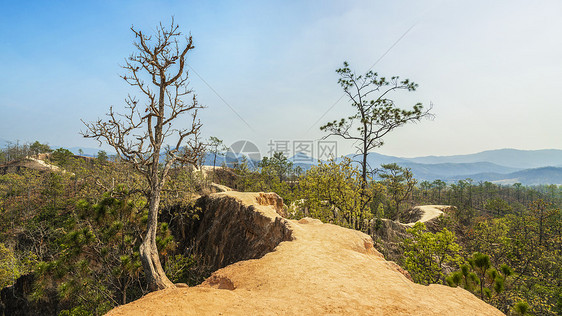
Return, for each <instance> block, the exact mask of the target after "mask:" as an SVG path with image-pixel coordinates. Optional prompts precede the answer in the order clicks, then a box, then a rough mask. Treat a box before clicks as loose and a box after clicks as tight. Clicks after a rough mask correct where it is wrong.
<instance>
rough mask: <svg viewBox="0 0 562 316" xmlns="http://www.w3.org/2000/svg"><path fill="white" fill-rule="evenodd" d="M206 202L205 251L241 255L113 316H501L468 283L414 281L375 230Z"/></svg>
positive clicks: (231, 196) (221, 256) (223, 200)
mask: <svg viewBox="0 0 562 316" xmlns="http://www.w3.org/2000/svg"><path fill="white" fill-rule="evenodd" d="M205 199H206V200H203V202H202V204H201V205H202V207H203V208H204V209H203V212H202V214H203V215H202V216H203V217H202V219H201V221H200V222H199V223H198V227H197V229H194V231H197V235H198V236H196V240H197V244H198V246H197V247H198V248H199V250H200V251H201V252H202V253H205V252H209V257H208V258H207V259H206V260H211V262H212V263H213V264H214V265H216V266H218V267H220V266H224V265H226V264H229V263H231V262H234V261H236V260H242V261H237V262H235V263H232V264H229V265H227V266H225V267H224V268H221V269H219V270H217V271H215V272H214V273H213V274H212V275H211V277H209V278H208V279H207V280H206V281H205V282H203V283H202V284H201V285H199V286H197V287H191V288H173V289H166V290H162V291H158V292H154V293H150V294H148V295H146V296H145V297H143V298H141V299H139V300H137V301H135V302H132V303H129V304H127V305H124V306H121V307H118V308H116V309H114V310H112V311H111V312H110V313H109V315H221V314H223V315H258V314H259V315H280V314H283V315H286V314H290V315H324V314H346V315H348V314H351V315H357V314H362V315H367V314H370V315H502V313H501V312H500V311H498V310H497V309H495V308H494V307H492V306H490V305H488V304H486V303H484V302H483V301H481V300H479V299H478V298H476V297H475V296H474V295H472V294H471V293H469V292H467V291H465V290H462V289H460V288H450V287H446V286H441V285H430V286H423V285H419V284H415V283H413V282H411V281H410V280H408V279H407V278H406V276H405V275H404V274H402V273H400V271H399V269H398V268H397V266H396V265H395V264H393V263H391V262H388V261H386V260H384V259H383V257H382V256H381V255H380V254H379V253H378V252H377V251H376V250H375V249H374V248H373V242H372V240H371V238H370V237H369V236H368V235H365V234H363V233H360V232H358V231H354V230H350V229H345V228H342V227H339V226H335V225H331V224H323V223H321V222H320V221H318V220H313V219H308V218H307V219H303V220H300V221H298V222H297V221H291V220H287V219H284V218H282V217H281V216H280V215H279V212H280V209H279V200H278V199H277V198H275V196H273V195H271V196H264V195H263V194H262V195H260V194H259V193H240V192H233V191H230V192H223V193H217V194H212V195H211V196H209V197H207V198H205ZM199 234H201V235H200V236H199ZM246 252H247V253H246ZM213 256H215V257H216V259H212V258H211V257H213ZM250 258H254V259H250ZM246 259H247V260H246Z"/></svg>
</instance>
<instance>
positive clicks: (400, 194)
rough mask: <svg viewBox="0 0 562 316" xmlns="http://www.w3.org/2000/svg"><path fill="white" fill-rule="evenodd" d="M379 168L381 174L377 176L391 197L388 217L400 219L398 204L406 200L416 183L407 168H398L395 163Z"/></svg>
mask: <svg viewBox="0 0 562 316" xmlns="http://www.w3.org/2000/svg"><path fill="white" fill-rule="evenodd" d="M381 167H382V172H380V173H379V174H378V176H379V177H380V178H381V179H382V180H383V184H384V185H385V186H386V190H387V192H388V193H389V194H390V196H391V199H390V202H391V203H392V204H393V205H392V207H389V209H390V210H393V212H392V213H390V212H389V214H388V217H389V218H391V219H400V215H401V210H400V204H401V203H402V202H403V201H404V200H406V199H408V197H409V196H410V194H411V193H412V191H413V190H414V186H415V185H416V183H417V181H416V179H414V176H413V174H412V171H411V170H410V169H409V168H403V167H400V166H398V165H397V164H395V163H391V164H383V165H381Z"/></svg>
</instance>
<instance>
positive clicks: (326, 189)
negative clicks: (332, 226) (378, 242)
mask: <svg viewBox="0 0 562 316" xmlns="http://www.w3.org/2000/svg"><path fill="white" fill-rule="evenodd" d="M363 187H364V182H363V179H362V178H361V174H360V171H359V169H358V168H357V167H356V166H354V164H353V162H352V161H351V159H349V158H344V159H343V160H342V161H341V162H339V163H337V162H336V161H334V160H330V161H328V162H327V163H323V162H320V163H319V164H318V166H313V167H311V168H310V170H308V171H307V172H306V173H305V175H303V176H301V178H300V179H299V190H298V193H297V196H298V198H299V199H300V201H301V203H300V205H299V208H300V210H301V211H300V212H301V213H302V214H300V215H301V216H312V217H315V218H319V219H321V220H322V221H325V222H332V223H336V224H339V225H342V226H345V227H352V228H355V229H365V228H366V227H367V226H368V223H369V222H370V220H371V219H372V218H373V213H372V212H371V210H370V208H369V207H368V206H369V203H370V202H371V200H372V197H373V195H374V192H376V191H379V190H381V189H382V188H381V187H380V186H378V185H372V186H369V187H366V190H365V191H363Z"/></svg>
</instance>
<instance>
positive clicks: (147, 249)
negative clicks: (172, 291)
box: [140, 190, 174, 291]
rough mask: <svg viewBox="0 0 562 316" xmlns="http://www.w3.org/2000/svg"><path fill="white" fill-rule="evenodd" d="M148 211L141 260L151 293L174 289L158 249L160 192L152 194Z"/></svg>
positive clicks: (141, 247)
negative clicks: (163, 266) (157, 232)
mask: <svg viewBox="0 0 562 316" xmlns="http://www.w3.org/2000/svg"><path fill="white" fill-rule="evenodd" d="M150 195H151V196H150V202H149V203H150V204H149V209H148V223H147V228H146V235H145V237H144V240H143V241H142V244H141V246H140V258H141V262H142V266H143V268H144V274H145V277H146V282H147V283H148V287H149V289H150V290H151V291H157V290H162V289H165V288H168V287H174V284H173V283H172V281H170V280H169V279H168V277H167V276H166V274H165V273H164V269H162V264H160V258H159V256H158V248H157V247H156V229H157V228H158V206H159V205H160V191H159V190H157V191H152V192H151V194H150Z"/></svg>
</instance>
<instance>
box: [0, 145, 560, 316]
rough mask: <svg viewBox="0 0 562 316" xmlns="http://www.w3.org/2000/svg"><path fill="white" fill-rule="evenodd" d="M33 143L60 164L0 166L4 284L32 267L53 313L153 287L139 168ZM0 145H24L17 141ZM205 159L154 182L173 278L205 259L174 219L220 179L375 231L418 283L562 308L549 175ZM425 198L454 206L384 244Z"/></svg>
mask: <svg viewBox="0 0 562 316" xmlns="http://www.w3.org/2000/svg"><path fill="white" fill-rule="evenodd" d="M216 140H218V139H216ZM34 144H35V146H33V145H34ZM34 144H26V145H22V146H20V147H21V148H19V149H18V150H19V151H20V152H22V154H21V155H23V154H27V153H28V152H29V151H30V150H31V149H29V148H33V149H32V150H33V151H34V154H36V155H37V154H39V155H43V158H44V159H45V160H47V162H48V163H50V164H53V165H56V166H58V167H60V171H58V172H46V171H37V170H33V169H32V168H21V169H19V170H17V171H15V172H5V174H3V175H1V176H0V198H1V199H0V203H1V204H0V212H1V216H2V217H1V218H2V221H1V222H0V241H1V242H0V251H1V252H2V256H1V258H2V259H1V261H0V286H1V287H6V286H10V285H12V284H13V283H14V282H15V281H16V279H17V278H19V277H20V276H22V275H32V276H33V280H34V281H33V291H32V293H31V294H30V295H29V298H28V299H29V300H30V302H36V303H35V305H34V306H36V308H40V307H41V308H50V310H41V311H42V312H44V313H49V314H59V315H90V314H93V315H101V314H104V313H105V312H107V311H108V310H110V309H111V308H113V307H115V306H118V305H120V304H125V303H128V302H131V301H133V300H135V299H138V298H139V297H141V296H142V295H144V294H146V293H147V292H149V290H150V289H149V287H148V285H147V282H146V280H145V278H144V275H143V274H144V272H143V269H142V264H141V262H140V255H139V247H140V242H141V240H142V234H143V232H144V229H145V226H146V221H147V212H148V211H147V207H146V205H147V201H146V197H145V196H144V195H143V194H142V188H143V187H144V186H145V185H146V183H145V182H146V179H145V178H143V177H140V176H139V175H138V174H137V173H136V172H135V171H134V170H133V169H132V168H131V167H130V166H129V165H127V164H125V163H123V162H121V161H119V160H118V159H115V158H113V157H108V156H107V154H106V153H105V152H101V151H100V153H99V154H98V156H97V157H95V158H92V157H84V156H75V155H73V154H72V153H70V152H69V151H68V150H65V149H62V148H61V149H57V150H51V149H50V148H49V146H47V145H44V144H40V143H38V142H36V143H34ZM39 145H41V146H39ZM37 148H39V149H37ZM8 151H10V152H8ZM2 153H3V154H4V156H3V157H6V156H10V157H13V158H14V159H16V160H17V159H18V158H21V155H20V156H19V157H18V155H17V154H16V153H15V152H14V149H13V147H12V148H11V149H4V150H3V152H2ZM208 168H212V167H208ZM202 169H204V168H202ZM202 169H196V168H191V167H189V166H183V165H182V164H181V163H178V164H176V165H174V166H173V168H172V171H171V174H172V175H173V176H170V179H169V182H168V183H167V184H166V186H165V188H164V189H163V191H162V194H163V195H162V204H161V211H160V213H161V216H160V218H161V220H160V222H159V224H158V234H157V238H156V241H157V246H158V252H159V255H160V258H161V261H162V265H163V268H164V270H165V272H166V275H167V276H168V278H169V279H170V280H171V281H172V282H174V283H187V284H189V285H196V284H198V283H199V282H201V281H202V280H203V279H204V278H205V277H206V276H208V274H209V273H210V272H211V271H209V270H208V269H205V267H204V266H201V265H198V261H197V258H196V257H195V256H193V254H191V253H189V251H186V249H179V248H178V247H177V245H178V243H179V242H180V240H178V236H174V234H173V231H172V229H170V226H173V221H174V220H178V219H179V218H181V220H189V218H193V217H196V216H197V210H196V209H195V208H194V206H193V205H194V201H195V199H196V198H197V197H199V196H201V195H205V194H209V193H210V192H212V189H211V187H212V183H213V182H216V183H220V184H223V185H226V186H229V187H231V188H233V189H235V190H239V191H257V192H259V191H264V192H270V191H273V192H276V193H278V194H279V195H280V196H281V197H282V198H283V199H284V202H285V204H286V205H287V207H288V211H289V214H290V217H291V218H293V219H299V218H302V217H304V216H310V217H314V218H319V219H321V220H322V221H324V222H329V223H334V224H337V225H341V226H344V227H349V228H354V229H358V230H361V231H363V232H366V233H369V234H370V235H371V236H372V237H373V239H374V240H375V242H376V243H375V244H376V246H377V248H378V250H379V251H381V252H382V253H383V254H385V255H386V256H387V259H392V260H395V261H396V262H397V263H399V264H400V265H401V266H402V267H403V268H404V269H406V270H407V271H409V273H410V274H411V276H412V278H413V279H414V280H415V282H417V283H421V284H431V283H437V284H445V285H449V286H461V287H463V288H465V289H467V290H469V291H471V292H473V293H474V294H475V295H476V296H478V297H480V298H481V299H483V300H485V301H486V302H488V303H490V304H492V305H494V306H496V307H497V308H498V309H500V310H502V311H503V312H505V313H513V314H516V313H519V314H524V313H528V314H534V315H560V314H561V313H562V292H561V290H562V285H561V284H560V282H561V280H562V252H561V251H562V219H561V216H562V215H561V213H560V205H561V202H562V190H561V189H560V188H559V187H558V186H556V185H549V186H537V187H525V186H522V185H519V184H515V185H512V186H501V185H496V184H493V183H490V182H483V183H482V182H481V183H474V182H473V181H472V180H471V179H466V180H462V181H458V182H457V183H445V182H443V181H440V180H436V181H434V182H427V181H426V182H421V183H417V181H416V179H413V178H412V176H411V173H409V171H408V169H406V168H403V167H400V166H398V165H396V164H388V165H383V166H382V168H381V170H380V171H379V173H378V176H377V178H376V179H371V178H370V177H369V178H368V182H367V183H366V184H364V183H363V182H362V177H361V176H362V175H361V171H360V168H359V167H358V166H357V165H356V164H353V163H352V162H351V161H350V160H346V159H344V160H341V161H329V162H325V163H323V162H321V163H319V165H318V166H313V167H312V168H311V169H310V170H306V171H302V170H297V168H294V167H293V165H292V163H291V162H290V161H289V160H287V158H286V157H285V156H283V155H281V154H275V155H274V156H273V157H266V158H264V159H263V160H262V161H261V162H260V163H259V166H258V167H257V168H250V167H248V164H247V163H246V162H244V161H242V162H241V163H239V164H236V165H235V166H233V167H226V166H216V167H214V168H213V169H214V171H213V169H211V170H210V171H208V172H203V171H201V170H202ZM425 204H443V205H451V206H454V207H452V208H449V211H448V212H446V214H444V215H443V216H442V217H441V218H440V219H439V220H438V221H437V223H436V224H435V225H433V226H432V227H425V225H415V226H413V227H412V228H408V229H407V232H406V234H405V235H404V236H405V237H404V239H403V240H402V241H401V242H400V243H399V244H400V247H399V248H398V250H397V251H393V252H391V251H389V250H388V249H385V243H384V241H383V240H381V238H380V236H379V235H377V229H380V227H381V223H382V222H383V221H386V220H400V219H401V218H403V216H405V215H406V214H407V213H408V210H410V209H411V208H412V206H415V205H425ZM166 214H168V215H166ZM47 303H48V304H47ZM31 304H33V303H31Z"/></svg>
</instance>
